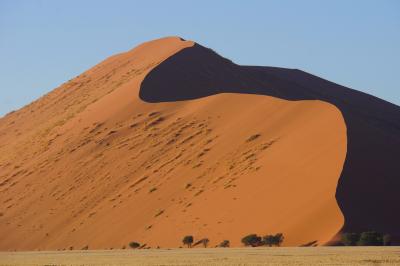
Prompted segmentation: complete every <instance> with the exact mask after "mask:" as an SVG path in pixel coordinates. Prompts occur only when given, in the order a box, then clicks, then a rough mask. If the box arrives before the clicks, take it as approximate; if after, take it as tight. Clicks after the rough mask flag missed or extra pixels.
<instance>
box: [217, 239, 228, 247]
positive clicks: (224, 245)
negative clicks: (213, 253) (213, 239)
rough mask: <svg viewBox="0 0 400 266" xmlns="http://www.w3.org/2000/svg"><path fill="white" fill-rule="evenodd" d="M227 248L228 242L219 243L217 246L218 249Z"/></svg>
mask: <svg viewBox="0 0 400 266" xmlns="http://www.w3.org/2000/svg"><path fill="white" fill-rule="evenodd" d="M229 246H230V242H229V240H224V241H222V242H221V243H219V245H218V247H220V248H229Z"/></svg>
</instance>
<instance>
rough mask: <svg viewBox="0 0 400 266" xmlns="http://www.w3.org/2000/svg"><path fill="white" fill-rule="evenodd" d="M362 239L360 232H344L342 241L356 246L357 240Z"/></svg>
mask: <svg viewBox="0 0 400 266" xmlns="http://www.w3.org/2000/svg"><path fill="white" fill-rule="evenodd" d="M359 240H360V234H358V233H343V234H342V243H343V245H345V246H355V245H357V242H358V241H359Z"/></svg>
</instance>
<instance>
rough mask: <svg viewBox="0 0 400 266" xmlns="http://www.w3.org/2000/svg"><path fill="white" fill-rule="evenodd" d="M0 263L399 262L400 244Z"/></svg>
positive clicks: (43, 257) (131, 253)
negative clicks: (392, 245) (398, 245)
mask: <svg viewBox="0 0 400 266" xmlns="http://www.w3.org/2000/svg"><path fill="white" fill-rule="evenodd" d="M0 265H300V266H301V265H400V247H315V248H300V247H293V248H218V249H216V248H207V249H204V248H193V249H150V250H99V251H33V252H0Z"/></svg>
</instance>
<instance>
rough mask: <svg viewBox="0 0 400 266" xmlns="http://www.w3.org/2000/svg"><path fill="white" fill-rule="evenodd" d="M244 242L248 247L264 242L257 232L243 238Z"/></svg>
mask: <svg viewBox="0 0 400 266" xmlns="http://www.w3.org/2000/svg"><path fill="white" fill-rule="evenodd" d="M242 243H243V244H244V245H245V246H246V247H248V246H251V247H258V246H260V244H261V243H262V241H261V237H260V236H258V235H256V234H250V235H247V236H245V237H243V238H242Z"/></svg>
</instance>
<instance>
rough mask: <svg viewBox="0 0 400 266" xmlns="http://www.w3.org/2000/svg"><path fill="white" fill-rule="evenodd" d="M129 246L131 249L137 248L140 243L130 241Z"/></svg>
mask: <svg viewBox="0 0 400 266" xmlns="http://www.w3.org/2000/svg"><path fill="white" fill-rule="evenodd" d="M129 246H130V247H131V248H133V249H136V248H139V247H140V244H139V243H138V242H130V243H129Z"/></svg>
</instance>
